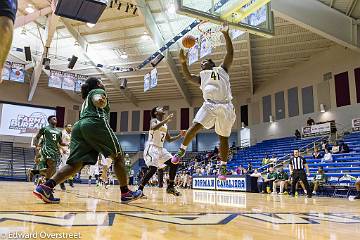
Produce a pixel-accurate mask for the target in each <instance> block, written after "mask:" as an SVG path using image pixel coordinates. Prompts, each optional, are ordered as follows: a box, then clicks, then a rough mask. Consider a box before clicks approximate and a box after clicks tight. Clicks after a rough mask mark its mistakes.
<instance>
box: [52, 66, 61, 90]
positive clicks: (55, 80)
mask: <svg viewBox="0 0 360 240" xmlns="http://www.w3.org/2000/svg"><path fill="white" fill-rule="evenodd" d="M62 80H63V72H62V71H57V70H50V76H49V83H48V86H49V87H53V88H61V86H62Z"/></svg>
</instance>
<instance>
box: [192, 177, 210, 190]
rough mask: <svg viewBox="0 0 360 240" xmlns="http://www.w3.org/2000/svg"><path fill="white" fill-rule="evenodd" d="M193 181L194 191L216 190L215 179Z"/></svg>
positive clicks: (201, 178)
mask: <svg viewBox="0 0 360 240" xmlns="http://www.w3.org/2000/svg"><path fill="white" fill-rule="evenodd" d="M192 181H193V184H192V185H193V188H194V189H208V190H215V177H194V178H193V180H192Z"/></svg>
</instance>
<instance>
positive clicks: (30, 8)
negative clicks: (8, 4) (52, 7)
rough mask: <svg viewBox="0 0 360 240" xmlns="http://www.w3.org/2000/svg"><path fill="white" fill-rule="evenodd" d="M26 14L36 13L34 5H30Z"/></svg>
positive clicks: (26, 9)
mask: <svg viewBox="0 0 360 240" xmlns="http://www.w3.org/2000/svg"><path fill="white" fill-rule="evenodd" d="M25 12H27V13H29V14H31V13H33V12H35V9H34V7H33V5H32V4H28V6H27V7H26V8H25Z"/></svg>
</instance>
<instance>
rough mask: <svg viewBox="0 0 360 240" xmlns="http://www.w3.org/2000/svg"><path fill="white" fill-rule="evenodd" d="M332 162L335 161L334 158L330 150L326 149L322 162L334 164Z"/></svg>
mask: <svg viewBox="0 0 360 240" xmlns="http://www.w3.org/2000/svg"><path fill="white" fill-rule="evenodd" d="M332 161H333V157H332V154H331V152H330V151H329V149H327V148H325V154H324V157H323V158H322V160H321V162H332Z"/></svg>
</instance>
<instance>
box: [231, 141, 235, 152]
mask: <svg viewBox="0 0 360 240" xmlns="http://www.w3.org/2000/svg"><path fill="white" fill-rule="evenodd" d="M231 149H232V150H233V151H235V150H236V143H235V142H232V145H231Z"/></svg>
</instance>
